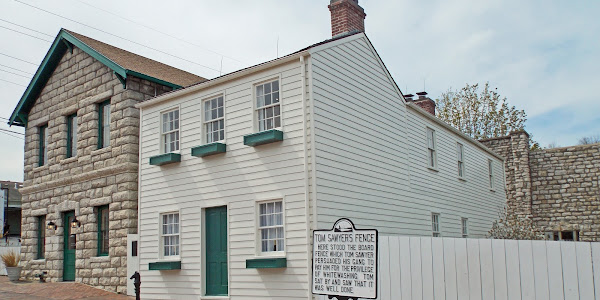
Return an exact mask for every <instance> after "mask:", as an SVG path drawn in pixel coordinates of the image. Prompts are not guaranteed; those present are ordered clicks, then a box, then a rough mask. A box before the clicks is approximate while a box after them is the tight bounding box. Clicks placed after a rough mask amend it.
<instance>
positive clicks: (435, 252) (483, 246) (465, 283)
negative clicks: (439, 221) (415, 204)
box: [378, 236, 600, 300]
mask: <svg viewBox="0 0 600 300" xmlns="http://www.w3.org/2000/svg"><path fill="white" fill-rule="evenodd" d="M378 295H379V298H378V299H382V300H383V299H385V300H405V299H412V300H417V299H424V300H429V299H436V300H437V299H444V300H455V299H456V300H465V299H467V300H489V299H496V300H504V299H507V300H513V299H517V300H521V299H522V300H526V299H536V300H547V299H550V300H573V299H598V300H600V243H586V242H554V241H514V240H490V239H455V238H430V237H397V236H392V237H385V236H380V237H379V293H378Z"/></svg>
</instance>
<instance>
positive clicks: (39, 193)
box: [9, 29, 204, 293]
mask: <svg viewBox="0 0 600 300" xmlns="http://www.w3.org/2000/svg"><path fill="white" fill-rule="evenodd" d="M203 80H204V79H203V78H201V77H198V76H196V75H193V74H190V73H188V72H185V71H182V70H179V69H176V68H173V67H170V66H167V65H164V64H162V63H159V62H157V61H153V60H151V59H148V58H145V57H142V56H139V55H136V54H133V53H130V52H127V51H125V50H122V49H119V48H116V47H113V46H111V45H108V44H105V43H102V42H99V41H96V40H94V39H91V38H88V37H86V36H83V35H80V34H77V33H74V32H70V31H67V30H65V29H61V31H60V32H59V34H58V35H57V37H56V39H55V40H54V42H53V44H52V46H51V47H50V50H49V51H48V53H47V54H46V57H45V58H44V60H43V62H42V64H41V65H40V67H39V68H38V70H37V72H36V74H35V75H34V77H33V79H32V81H31V83H30V84H29V86H28V87H27V89H26V91H25V93H24V94H23V96H22V98H21V100H20V101H19V103H18V105H17V107H16V108H15V110H14V112H13V114H12V116H11V118H10V122H9V124H10V125H17V126H23V127H25V162H24V172H25V175H24V186H23V188H22V189H21V190H20V192H21V194H22V197H23V198H22V201H23V204H22V205H23V210H22V224H23V226H22V238H23V239H22V248H21V253H22V265H23V267H24V270H23V275H24V276H25V277H29V278H31V277H33V276H34V275H36V274H39V273H41V272H43V271H47V272H48V279H49V280H51V281H73V280H74V281H77V282H82V283H85V284H90V285H93V286H97V287H100V288H103V289H106V290H109V291H114V292H121V293H125V292H126V283H127V280H128V275H131V274H127V269H126V263H127V256H126V254H127V234H134V233H137V205H138V204H137V198H138V183H137V173H138V135H139V111H138V109H136V108H135V107H134V105H135V104H136V103H138V102H140V101H143V100H145V99H148V98H151V97H154V96H156V95H160V94H162V93H165V92H168V91H172V90H174V89H178V88H181V87H184V86H187V85H191V84H193V83H197V82H200V81H203Z"/></svg>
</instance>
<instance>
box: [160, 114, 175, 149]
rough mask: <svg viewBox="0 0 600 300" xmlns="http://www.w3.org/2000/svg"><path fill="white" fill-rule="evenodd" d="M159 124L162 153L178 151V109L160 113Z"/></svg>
mask: <svg viewBox="0 0 600 300" xmlns="http://www.w3.org/2000/svg"><path fill="white" fill-rule="evenodd" d="M161 124H162V126H161V127H162V128H161V141H162V152H163V153H170V152H173V151H177V150H179V109H175V110H171V111H168V112H165V113H162V115H161Z"/></svg>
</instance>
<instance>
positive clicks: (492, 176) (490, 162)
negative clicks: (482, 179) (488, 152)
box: [488, 159, 494, 190]
mask: <svg viewBox="0 0 600 300" xmlns="http://www.w3.org/2000/svg"><path fill="white" fill-rule="evenodd" d="M488 172H489V176H490V190H493V189H494V164H493V163H492V160H491V159H488Z"/></svg>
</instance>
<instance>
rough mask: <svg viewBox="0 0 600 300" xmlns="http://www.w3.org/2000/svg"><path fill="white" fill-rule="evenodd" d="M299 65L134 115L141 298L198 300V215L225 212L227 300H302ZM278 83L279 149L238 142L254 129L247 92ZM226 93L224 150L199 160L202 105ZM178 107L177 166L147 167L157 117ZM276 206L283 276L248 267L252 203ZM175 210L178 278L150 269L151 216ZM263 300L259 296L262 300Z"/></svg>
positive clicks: (154, 223)
mask: <svg viewBox="0 0 600 300" xmlns="http://www.w3.org/2000/svg"><path fill="white" fill-rule="evenodd" d="M300 70H301V68H300V64H299V63H298V62H293V63H288V64H285V65H281V66H279V67H277V68H274V69H271V70H268V71H263V72H259V73H255V74H253V75H250V76H246V77H244V78H242V79H237V80H234V81H231V82H228V83H224V84H221V85H218V86H214V87H211V88H208V89H206V90H203V91H201V92H197V93H194V94H191V95H184V96H181V97H179V98H176V99H173V100H170V101H168V102H167V103H162V104H159V105H155V106H151V107H147V108H144V109H143V110H142V121H141V122H142V132H141V153H140V155H141V167H140V193H141V197H140V207H141V213H140V224H139V228H140V272H141V276H142V281H143V288H142V298H144V299H158V298H171V299H186V298H188V299H198V298H199V296H202V295H203V294H204V291H203V289H204V287H203V286H204V282H205V277H204V271H203V261H204V256H203V255H204V254H203V248H204V246H203V237H202V234H201V233H202V230H203V229H202V228H203V225H204V224H203V208H206V207H213V206H222V205H227V207H228V223H229V224H228V234H229V242H228V247H229V249H228V254H229V289H230V292H229V294H230V297H231V299H257V298H261V299H263V298H265V297H268V299H306V298H307V297H308V290H309V285H308V268H307V266H308V261H307V255H308V253H307V246H306V244H307V240H306V236H307V229H306V213H305V212H306V210H305V191H306V186H305V181H304V178H305V171H304V169H305V167H304V163H305V159H304V136H303V134H304V130H303V109H302V97H301V94H302V80H301V79H302V77H301V74H300ZM278 76H280V79H281V82H280V90H281V96H280V97H281V103H282V104H281V105H282V106H281V107H282V124H283V125H282V127H283V129H282V130H283V132H284V141H283V142H281V143H274V144H268V145H263V146H258V147H249V146H245V145H244V144H243V136H244V135H247V134H251V133H253V132H255V131H254V129H253V127H254V126H253V122H254V119H253V115H254V110H253V105H252V103H253V98H252V91H253V85H254V84H255V83H258V82H260V81H263V80H267V79H270V78H275V77H278ZM219 93H222V94H224V95H225V136H226V144H227V152H226V153H225V154H218V155H215V156H208V157H205V158H198V157H194V156H191V153H190V149H191V148H192V147H195V146H199V145H202V142H201V140H202V124H201V112H202V110H201V101H202V100H204V99H206V98H207V97H210V96H213V95H217V94H219ZM174 106H180V116H181V117H180V119H181V125H180V127H181V151H180V153H181V162H179V163H174V164H169V165H165V166H162V167H159V166H152V165H150V164H149V163H148V162H149V158H150V157H151V156H154V155H158V154H159V114H160V112H161V111H163V110H165V109H168V108H170V107H174ZM267 199H283V200H284V214H285V235H286V240H285V246H286V258H287V265H288V266H287V268H284V269H263V270H258V269H246V268H245V263H246V259H253V258H256V253H257V250H256V247H255V245H256V243H255V241H256V238H257V236H256V228H255V222H256V214H255V203H256V201H257V200H267ZM174 210H178V211H180V214H181V215H180V220H181V268H182V269H181V270H178V271H150V270H148V264H149V263H150V262H156V261H158V251H159V249H158V246H159V240H158V226H159V220H158V215H159V214H160V213H161V212H168V211H174ZM265 299H266V298H265Z"/></svg>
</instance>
